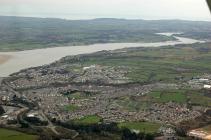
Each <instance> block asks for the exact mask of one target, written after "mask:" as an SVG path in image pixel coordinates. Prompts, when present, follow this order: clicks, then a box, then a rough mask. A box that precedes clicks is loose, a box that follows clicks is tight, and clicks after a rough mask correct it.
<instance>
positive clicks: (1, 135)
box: [0, 128, 38, 140]
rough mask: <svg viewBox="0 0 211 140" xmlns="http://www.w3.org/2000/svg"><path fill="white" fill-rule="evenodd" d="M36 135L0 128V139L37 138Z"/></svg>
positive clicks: (21, 139) (31, 139)
mask: <svg viewBox="0 0 211 140" xmlns="http://www.w3.org/2000/svg"><path fill="white" fill-rule="evenodd" d="M37 139H38V137H37V136H34V135H28V134H24V133H21V132H17V131H13V130H7V129H2V128H0V140H37Z"/></svg>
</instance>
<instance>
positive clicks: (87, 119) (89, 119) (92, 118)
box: [73, 115, 102, 125]
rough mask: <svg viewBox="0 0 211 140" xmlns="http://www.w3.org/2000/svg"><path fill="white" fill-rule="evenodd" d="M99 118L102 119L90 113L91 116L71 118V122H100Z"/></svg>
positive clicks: (88, 123) (86, 123) (84, 123)
mask: <svg viewBox="0 0 211 140" xmlns="http://www.w3.org/2000/svg"><path fill="white" fill-rule="evenodd" d="M101 120H102V119H101V118H100V117H99V116H96V115H91V116H85V117H83V118H81V119H76V120H73V122H74V123H76V124H82V125H90V124H97V123H99V122H101Z"/></svg>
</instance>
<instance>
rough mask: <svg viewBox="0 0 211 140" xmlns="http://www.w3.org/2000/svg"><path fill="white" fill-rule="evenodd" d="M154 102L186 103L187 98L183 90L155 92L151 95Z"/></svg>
mask: <svg viewBox="0 0 211 140" xmlns="http://www.w3.org/2000/svg"><path fill="white" fill-rule="evenodd" d="M149 96H151V97H152V98H153V99H154V101H156V102H162V103H167V102H176V103H186V102H187V96H186V94H185V93H184V91H182V90H175V91H174V90H169V91H165V90H164V91H153V92H151V93H149Z"/></svg>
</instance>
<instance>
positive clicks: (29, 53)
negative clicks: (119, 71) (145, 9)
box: [0, 33, 204, 77]
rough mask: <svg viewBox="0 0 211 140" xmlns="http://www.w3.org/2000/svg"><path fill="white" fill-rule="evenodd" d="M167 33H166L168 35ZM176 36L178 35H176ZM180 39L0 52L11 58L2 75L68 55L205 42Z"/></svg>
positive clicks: (0, 69)
mask: <svg viewBox="0 0 211 140" xmlns="http://www.w3.org/2000/svg"><path fill="white" fill-rule="evenodd" d="M168 34H169V33H167V34H166V35H168ZM175 37H176V36H175ZM176 38H177V39H178V41H165V42H157V43H108V44H94V45H85V46H65V47H55V48H46V49H36V50H26V51H20V52H0V55H9V56H11V59H9V60H8V61H7V62H5V63H3V64H0V77H6V76H8V75H10V74H12V73H14V72H18V71H20V70H21V69H25V68H30V67H36V66H41V65H44V64H49V63H52V62H54V61H56V60H59V59H61V58H62V57H65V56H67V55H78V54H85V53H93V52H97V51H102V50H116V49H122V48H131V47H161V46H167V45H177V44H193V43H197V42H198V43H203V42H204V41H199V40H194V39H190V38H184V37H176Z"/></svg>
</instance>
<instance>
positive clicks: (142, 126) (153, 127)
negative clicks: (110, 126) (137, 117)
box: [118, 122, 161, 134]
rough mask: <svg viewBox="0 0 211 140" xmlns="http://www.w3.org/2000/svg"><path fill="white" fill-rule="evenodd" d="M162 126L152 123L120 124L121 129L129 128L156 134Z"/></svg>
mask: <svg viewBox="0 0 211 140" xmlns="http://www.w3.org/2000/svg"><path fill="white" fill-rule="evenodd" d="M160 126H161V125H160V124H156V123H150V122H125V123H120V124H118V127H119V128H128V129H131V130H133V129H134V130H139V131H140V132H145V133H152V134H154V133H156V132H157V131H158V129H159V128H160Z"/></svg>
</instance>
